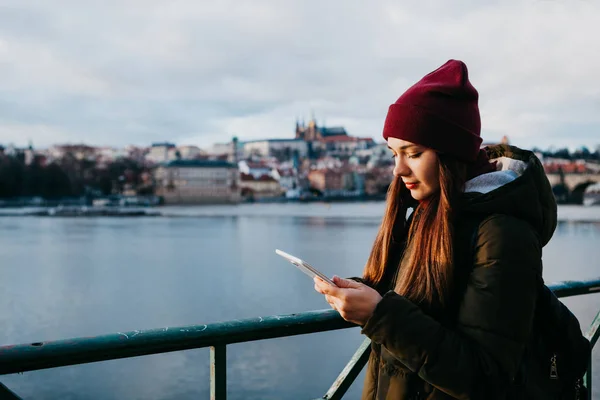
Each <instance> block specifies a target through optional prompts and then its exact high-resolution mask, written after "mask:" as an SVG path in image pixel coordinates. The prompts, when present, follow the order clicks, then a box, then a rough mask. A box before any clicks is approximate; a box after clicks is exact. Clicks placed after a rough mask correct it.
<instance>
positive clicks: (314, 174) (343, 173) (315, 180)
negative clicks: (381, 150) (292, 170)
mask: <svg viewBox="0 0 600 400" xmlns="http://www.w3.org/2000/svg"><path fill="white" fill-rule="evenodd" d="M308 181H309V182H310V187H311V188H313V189H317V190H319V191H320V192H321V193H323V194H324V195H326V196H339V195H349V194H352V195H359V194H363V193H364V189H365V187H364V176H363V175H362V174H359V173H358V172H356V171H353V170H351V169H348V168H340V169H316V170H312V171H310V172H309V173H308Z"/></svg>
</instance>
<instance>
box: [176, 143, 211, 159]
mask: <svg viewBox="0 0 600 400" xmlns="http://www.w3.org/2000/svg"><path fill="white" fill-rule="evenodd" d="M177 151H178V152H179V156H180V157H181V159H182V160H193V159H195V158H198V157H201V156H204V155H206V152H204V151H202V150H201V149H200V148H199V147H198V146H178V147H177Z"/></svg>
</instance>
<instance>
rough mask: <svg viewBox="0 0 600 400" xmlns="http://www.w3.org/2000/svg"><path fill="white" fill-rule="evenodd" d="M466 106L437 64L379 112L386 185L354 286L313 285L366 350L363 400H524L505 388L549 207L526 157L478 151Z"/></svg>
mask: <svg viewBox="0 0 600 400" xmlns="http://www.w3.org/2000/svg"><path fill="white" fill-rule="evenodd" d="M477 102H478V93H477V91H476V90H475V88H474V87H473V86H472V85H471V83H470V82H469V78H468V73H467V67H466V66H465V64H464V63H462V62H460V61H455V60H450V61H448V62H447V63H446V64H444V65H443V66H441V67H440V68H438V69H437V70H435V71H433V72H431V73H430V74H428V75H426V76H425V77H424V78H423V79H421V80H420V81H419V82H417V83H416V84H415V85H413V86H412V87H411V88H410V89H408V90H407V91H406V92H405V93H404V94H403V95H402V96H401V97H400V98H399V99H398V100H397V101H396V103H395V104H392V105H391V106H390V108H389V111H388V115H387V118H386V121H385V126H384V131H383V137H384V138H385V139H386V140H387V143H388V146H389V148H390V149H391V152H392V155H393V157H394V159H395V168H394V177H395V178H394V181H393V182H392V184H391V186H390V189H389V193H388V199H387V208H386V211H385V215H384V218H383V222H382V225H381V227H380V229H379V233H378V234H377V237H376V239H375V243H374V246H373V249H372V251H371V255H370V257H369V259H368V262H367V264H366V267H365V271H364V276H363V278H362V279H355V280H353V279H342V278H339V277H334V282H335V283H336V285H337V286H338V287H332V286H329V285H327V284H326V283H325V282H323V281H321V280H318V279H315V289H316V290H317V291H318V292H320V293H322V294H324V295H325V298H326V300H327V302H328V303H329V304H330V305H331V306H332V307H333V308H334V309H336V310H338V311H339V312H340V314H341V315H342V317H343V318H344V319H346V320H348V321H351V322H354V323H356V324H358V325H360V326H361V327H362V333H363V334H365V335H366V336H368V337H369V338H371V340H372V343H373V351H372V353H371V357H370V359H369V364H368V367H367V374H366V379H365V386H364V390H363V399H515V398H530V397H527V396H526V395H525V393H524V390H525V389H523V387H522V386H520V385H518V384H517V382H516V380H517V378H518V373H519V368H520V365H521V361H522V357H523V354H524V352H525V349H526V348H527V346H528V343H529V340H530V332H531V330H532V325H533V320H534V309H535V304H536V296H537V291H538V288H539V282H540V280H541V273H542V260H541V257H542V247H543V246H544V245H545V244H546V243H547V242H548V241H549V240H550V238H551V236H552V233H553V231H554V229H555V227H556V203H555V200H554V196H553V194H552V191H551V188H550V184H549V183H548V180H547V178H546V176H545V174H544V171H543V168H542V166H541V164H540V162H539V160H538V159H537V158H536V157H535V155H534V154H532V153H530V152H528V151H523V150H520V149H517V148H514V147H510V146H507V145H498V146H493V147H490V148H486V149H485V150H480V145H481V142H482V140H481V137H480V117H479V109H478V104H477ZM409 208H411V209H413V210H414V211H413V212H412V213H408V212H407V211H408V209H409ZM407 214H410V216H409V217H408V218H407Z"/></svg>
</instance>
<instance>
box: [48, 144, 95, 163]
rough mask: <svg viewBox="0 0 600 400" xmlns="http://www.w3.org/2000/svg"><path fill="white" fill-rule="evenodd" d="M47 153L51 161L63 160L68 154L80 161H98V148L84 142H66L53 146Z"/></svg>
mask: <svg viewBox="0 0 600 400" xmlns="http://www.w3.org/2000/svg"><path fill="white" fill-rule="evenodd" d="M46 154H47V156H48V158H49V161H50V162H53V161H56V160H61V159H62V158H63V157H64V156H66V155H67V154H70V155H72V156H73V157H74V158H75V159H77V160H79V161H82V160H87V161H96V157H97V149H96V148H95V147H92V146H87V145H84V144H66V145H56V146H52V147H50V148H49V149H48V150H47V152H46Z"/></svg>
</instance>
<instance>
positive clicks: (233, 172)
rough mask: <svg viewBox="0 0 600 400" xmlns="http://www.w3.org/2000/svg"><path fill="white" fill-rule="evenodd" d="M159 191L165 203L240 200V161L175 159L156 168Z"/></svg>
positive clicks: (203, 202)
mask: <svg viewBox="0 0 600 400" xmlns="http://www.w3.org/2000/svg"><path fill="white" fill-rule="evenodd" d="M154 178H155V181H156V195H157V196H161V197H162V198H163V199H164V201H165V204H220V203H238V202H239V201H240V182H239V171H238V168H237V165H235V164H231V163H228V162H226V161H216V160H175V161H170V162H168V163H165V164H163V165H161V166H159V167H158V168H157V169H156V170H155V172H154Z"/></svg>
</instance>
